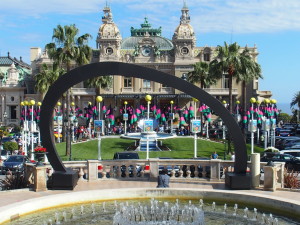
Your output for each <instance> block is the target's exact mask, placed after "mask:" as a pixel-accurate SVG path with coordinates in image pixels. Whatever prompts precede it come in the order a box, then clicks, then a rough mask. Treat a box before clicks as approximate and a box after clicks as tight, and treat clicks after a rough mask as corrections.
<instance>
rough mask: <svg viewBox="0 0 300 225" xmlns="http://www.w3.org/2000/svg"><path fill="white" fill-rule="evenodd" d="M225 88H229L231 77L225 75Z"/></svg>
mask: <svg viewBox="0 0 300 225" xmlns="http://www.w3.org/2000/svg"><path fill="white" fill-rule="evenodd" d="M223 88H229V75H228V74H224V75H223Z"/></svg>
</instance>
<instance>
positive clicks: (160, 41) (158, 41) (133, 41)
mask: <svg viewBox="0 0 300 225" xmlns="http://www.w3.org/2000/svg"><path fill="white" fill-rule="evenodd" d="M144 38H145V37H128V38H126V39H124V40H123V41H122V44H121V49H135V47H136V46H138V45H139V43H141V42H142V41H143V39H144ZM146 39H151V40H152V41H153V42H154V43H155V45H156V46H157V47H158V50H171V49H173V43H172V42H171V41H170V40H169V39H167V38H164V37H160V36H154V37H146Z"/></svg>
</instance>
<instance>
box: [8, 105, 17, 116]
mask: <svg viewBox="0 0 300 225" xmlns="http://www.w3.org/2000/svg"><path fill="white" fill-rule="evenodd" d="M10 119H17V106H15V105H13V106H10Z"/></svg>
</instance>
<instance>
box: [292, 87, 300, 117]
mask: <svg viewBox="0 0 300 225" xmlns="http://www.w3.org/2000/svg"><path fill="white" fill-rule="evenodd" d="M295 105H297V106H298V111H296V110H295V111H294V112H295V114H294V115H295V116H296V118H297V123H298V121H299V111H300V91H298V92H297V93H296V94H295V95H294V97H293V99H292V102H291V104H290V106H291V108H292V107H293V106H295Z"/></svg>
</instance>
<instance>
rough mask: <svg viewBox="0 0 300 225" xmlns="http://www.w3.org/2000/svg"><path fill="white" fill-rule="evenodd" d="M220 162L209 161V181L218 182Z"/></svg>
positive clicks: (218, 160)
mask: <svg viewBox="0 0 300 225" xmlns="http://www.w3.org/2000/svg"><path fill="white" fill-rule="evenodd" d="M220 170H221V160H220V159H214V160H211V161H210V180H216V179H217V180H220V179H221V175H220Z"/></svg>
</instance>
